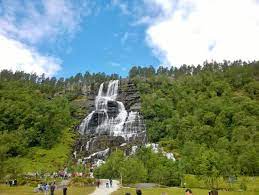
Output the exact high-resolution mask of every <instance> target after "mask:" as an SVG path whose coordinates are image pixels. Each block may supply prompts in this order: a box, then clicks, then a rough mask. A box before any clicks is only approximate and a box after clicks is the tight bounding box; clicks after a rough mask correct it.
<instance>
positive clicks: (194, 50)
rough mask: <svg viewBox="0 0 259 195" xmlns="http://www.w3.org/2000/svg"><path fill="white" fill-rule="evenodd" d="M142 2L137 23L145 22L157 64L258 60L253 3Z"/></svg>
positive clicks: (258, 14)
mask: <svg viewBox="0 0 259 195" xmlns="http://www.w3.org/2000/svg"><path fill="white" fill-rule="evenodd" d="M144 2H145V6H146V8H147V9H148V11H146V12H145V14H143V16H142V17H140V19H141V18H142V20H143V18H145V17H146V18H147V19H148V22H149V23H148V27H147V31H146V38H147V42H148V44H149V46H150V47H151V48H152V51H153V52H154V54H155V55H156V56H157V57H158V58H159V59H160V60H161V63H163V64H167V65H173V66H180V65H182V64H194V65H197V64H202V63H203V62H204V61H205V60H209V61H210V60H217V61H222V60H224V59H226V60H237V59H242V60H259V52H258V51H259V36H258V35H259V5H258V2H257V1H256V0H227V1H226V0H217V1H213V0H210V1H208V0H195V1H193V0H181V1H177V0H144ZM158 10H159V11H160V12H158ZM152 13H153V14H152ZM151 19H152V20H151ZM150 21H152V22H151V23H150ZM140 23H141V22H140Z"/></svg>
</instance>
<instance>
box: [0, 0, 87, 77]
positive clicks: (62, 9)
mask: <svg viewBox="0 0 259 195" xmlns="http://www.w3.org/2000/svg"><path fill="white" fill-rule="evenodd" d="M88 14H90V8H89V3H88V1H86V0H80V1H72V0H58V1H56V0H38V1H30V0H28V1H19V0H13V1H1V3H0V37H1V39H0V52H1V58H0V69H11V70H13V71H15V70H23V71H25V72H36V73H37V74H42V73H45V74H47V75H49V76H50V75H53V74H55V73H56V72H57V71H58V70H60V69H61V62H62V61H61V60H60V59H58V58H57V57H53V56H51V55H46V54H42V53H41V52H39V49H37V48H39V47H40V46H42V45H44V46H45V47H49V46H51V45H52V46H55V47H57V48H58V45H59V43H61V42H64V41H65V40H69V39H71V38H73V36H74V35H75V33H76V32H77V31H78V30H80V23H81V21H82V17H83V16H85V15H88ZM2 56H3V57H2Z"/></svg>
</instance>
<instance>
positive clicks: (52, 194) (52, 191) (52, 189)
mask: <svg viewBox="0 0 259 195" xmlns="http://www.w3.org/2000/svg"><path fill="white" fill-rule="evenodd" d="M55 188H56V186H55V182H54V183H52V184H51V186H50V195H54V191H55Z"/></svg>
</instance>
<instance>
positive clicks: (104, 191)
mask: <svg viewBox="0 0 259 195" xmlns="http://www.w3.org/2000/svg"><path fill="white" fill-rule="evenodd" d="M106 182H109V180H108V179H101V184H100V186H99V188H97V187H96V189H95V191H94V192H93V193H92V194H90V195H109V194H111V193H112V192H115V191H116V190H117V189H118V188H119V181H117V180H112V187H110V186H109V188H106Z"/></svg>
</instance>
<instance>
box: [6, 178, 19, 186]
mask: <svg viewBox="0 0 259 195" xmlns="http://www.w3.org/2000/svg"><path fill="white" fill-rule="evenodd" d="M6 184H9V186H10V187H11V186H17V180H16V179H14V180H9V181H8V182H6Z"/></svg>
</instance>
